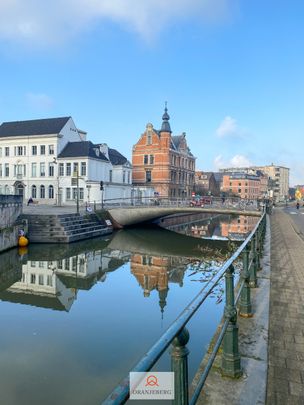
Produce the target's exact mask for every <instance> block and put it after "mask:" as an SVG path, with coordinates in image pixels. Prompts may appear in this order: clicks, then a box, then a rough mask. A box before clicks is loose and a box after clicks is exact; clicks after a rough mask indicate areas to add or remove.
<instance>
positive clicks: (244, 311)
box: [239, 245, 253, 318]
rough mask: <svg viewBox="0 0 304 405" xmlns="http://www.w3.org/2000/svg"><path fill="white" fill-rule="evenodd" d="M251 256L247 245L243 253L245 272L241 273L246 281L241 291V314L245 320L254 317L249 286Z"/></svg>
mask: <svg viewBox="0 0 304 405" xmlns="http://www.w3.org/2000/svg"><path fill="white" fill-rule="evenodd" d="M249 254H250V249H249V246H248V245H247V246H246V247H245V249H244V252H243V270H242V272H241V278H242V279H243V280H244V286H243V288H242V291H241V298H240V310H239V314H240V316H242V317H243V318H251V317H252V316H253V313H252V305H251V291H250V285H249V281H250V272H249Z"/></svg>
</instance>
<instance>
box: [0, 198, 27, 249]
mask: <svg viewBox="0 0 304 405" xmlns="http://www.w3.org/2000/svg"><path fill="white" fill-rule="evenodd" d="M22 200H23V198H22V196H19V195H0V252H3V251H4V250H7V249H10V248H12V247H15V246H17V245H18V233H19V230H20V229H24V230H26V229H25V228H26V224H24V223H21V222H20V223H19V222H18V221H17V219H18V217H19V215H20V214H21V213H22Z"/></svg>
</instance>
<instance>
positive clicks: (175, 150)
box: [132, 108, 195, 198]
mask: <svg viewBox="0 0 304 405" xmlns="http://www.w3.org/2000/svg"><path fill="white" fill-rule="evenodd" d="M169 119H170V117H169V115H168V112H167V108H165V112H164V114H163V117H162V120H163V121H162V127H161V129H160V130H156V129H155V128H153V125H152V124H147V126H146V130H145V132H144V133H143V134H142V135H141V137H140V139H139V141H138V142H137V143H136V144H135V145H134V147H133V152H132V166H133V187H134V189H136V188H137V189H138V190H143V191H142V192H143V193H144V192H146V193H147V195H149V194H150V195H151V190H153V192H155V193H157V194H158V195H159V196H161V197H169V198H186V197H190V196H191V193H192V191H193V189H194V173H195V157H194V156H193V155H192V153H191V151H190V149H189V147H188V145H187V141H186V134H185V133H183V134H182V135H178V136H172V131H171V128H170V124H169ZM144 190H145V191H144Z"/></svg>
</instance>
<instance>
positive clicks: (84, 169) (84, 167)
mask: <svg viewBox="0 0 304 405" xmlns="http://www.w3.org/2000/svg"><path fill="white" fill-rule="evenodd" d="M80 173H81V176H86V175H87V164H86V162H81V172H80Z"/></svg>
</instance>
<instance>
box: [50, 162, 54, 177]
mask: <svg viewBox="0 0 304 405" xmlns="http://www.w3.org/2000/svg"><path fill="white" fill-rule="evenodd" d="M49 176H50V177H53V176H54V163H49Z"/></svg>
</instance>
